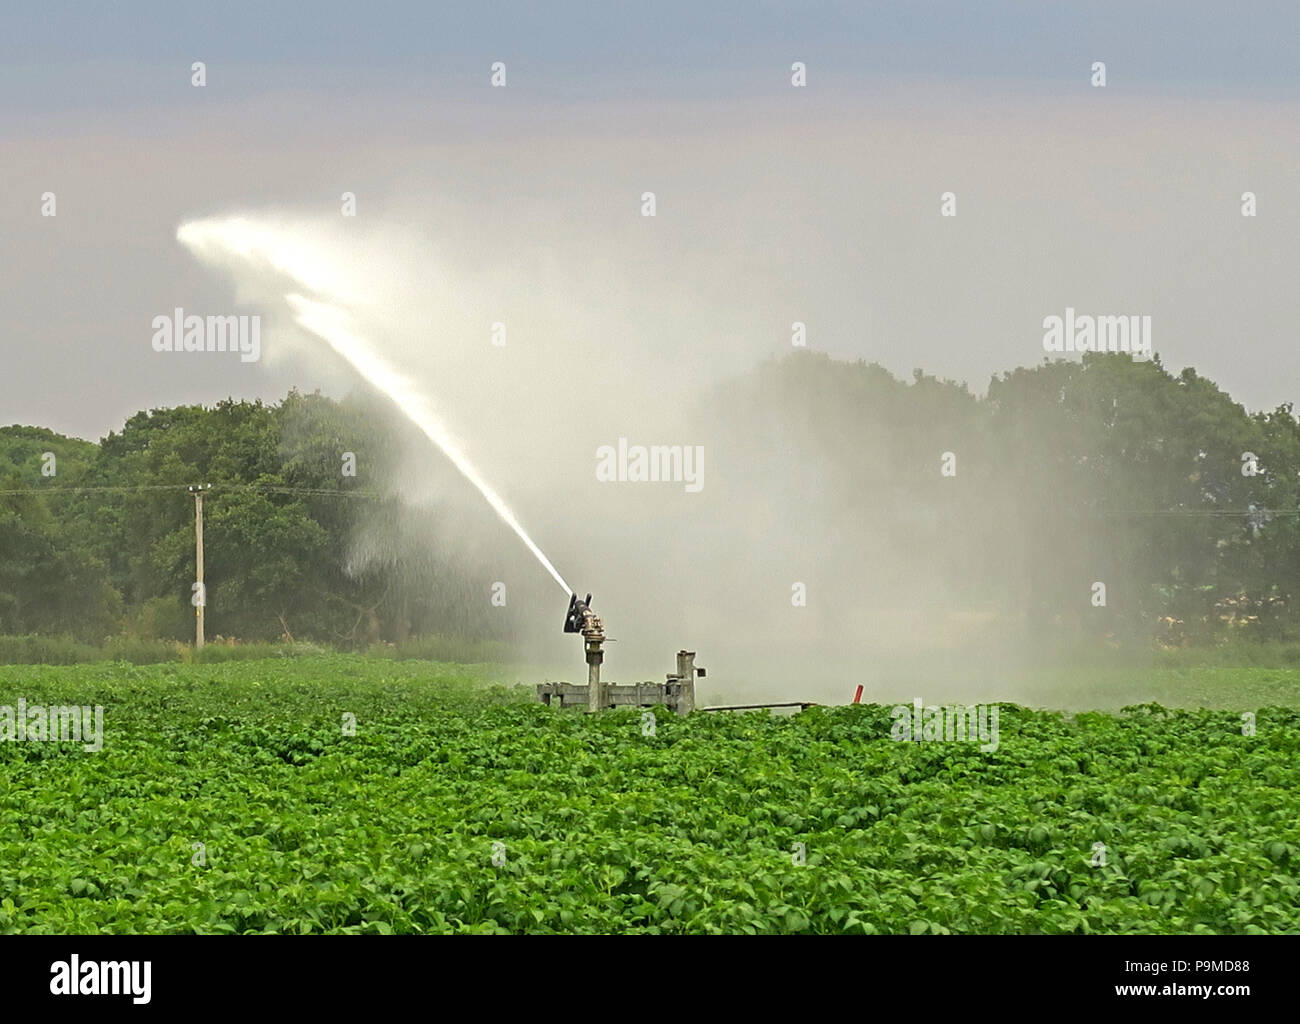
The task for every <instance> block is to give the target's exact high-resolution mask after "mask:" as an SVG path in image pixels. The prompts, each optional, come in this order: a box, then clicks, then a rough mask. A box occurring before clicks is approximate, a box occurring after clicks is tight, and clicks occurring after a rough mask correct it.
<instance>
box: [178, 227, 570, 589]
mask: <svg viewBox="0 0 1300 1024" xmlns="http://www.w3.org/2000/svg"><path fill="white" fill-rule="evenodd" d="M176 237H177V239H178V240H179V241H180V242H181V243H182V244H183V245H185V246H186V247H187V248H188V249H189V250H190V251H191V252H193V253H194V254H195V255H196V256H198V257H199V258H201V259H204V260H208V261H219V262H230V263H235V264H238V263H239V262H243V263H247V264H251V265H253V266H254V267H256V266H257V265H259V264H265V265H269V266H270V267H271V268H272V269H273V270H275V271H276V272H277V273H279V274H281V275H283V276H285V277H287V278H289V279H290V280H292V281H294V282H296V283H297V284H298V285H299V287H300V288H301V289H302V290H305V291H310V292H312V293H313V294H314V295H315V296H316V297H314V298H308V297H306V296H304V295H301V294H299V293H298V292H296V291H290V292H286V293H285V295H284V300H285V302H286V303H287V304H288V306H289V309H290V311H291V312H292V314H293V317H294V320H295V321H296V322H297V323H298V325H299V326H300V327H302V328H303V329H304V330H306V331H309V332H310V333H312V334H314V335H315V336H316V337H318V338H320V339H321V340H322V341H324V342H325V343H326V344H328V345H329V346H330V348H331V349H333V350H334V351H335V352H336V353H338V355H340V356H341V357H342V358H343V359H345V360H346V361H347V363H348V364H349V365H350V366H351V367H352V368H353V369H354V370H356V372H357V373H359V374H360V375H361V376H362V378H364V379H365V381H366V382H367V383H369V384H370V385H371V386H372V387H374V388H376V389H377V390H379V391H381V392H382V393H383V394H385V395H387V396H388V398H389V399H391V400H392V402H393V403H394V404H395V405H396V406H397V407H398V409H400V410H401V412H402V414H403V415H404V416H406V417H407V418H408V419H409V420H410V421H411V422H412V423H414V424H415V425H416V426H417V427H419V429H420V430H421V431H422V432H423V433H424V435H425V436H426V437H428V438H429V440H430V441H432V442H433V443H434V444H435V445H436V446H437V447H438V449H439V450H440V451H441V452H442V453H443V454H444V455H446V456H447V458H448V459H449V460H451V463H452V465H454V466H455V467H456V468H457V469H458V470H459V471H460V472H461V474H462V475H463V476H464V477H465V479H466V480H468V481H469V482H470V483H471V484H473V485H474V487H475V488H476V489H477V490H478V492H479V493H480V494H482V495H483V498H484V499H485V500H486V501H487V503H488V504H489V505H491V506H492V509H493V510H494V511H495V512H496V514H497V515H498V516H500V517H501V520H502V521H503V522H504V523H505V524H506V525H507V526H509V527H510V529H512V530H513V531H514V532H515V534H516V535H517V536H518V537H519V539H520V540H521V541H523V542H524V545H525V546H526V547H527V548H528V550H529V551H531V552H532V553H533V555H534V556H535V557H536V558H537V560H538V562H540V563H541V564H542V567H543V568H544V569H545V570H546V571H547V572H548V573H550V574H551V578H552V579H554V580H555V582H556V583H558V584H559V585H560V587H561V588H562V589H563V590H564V592H565V594H569V593H572V591H571V590H570V588H569V585H568V584H567V583H566V582H565V581H564V577H563V576H561V575H560V574H559V572H558V571H557V570H556V568H555V566H554V565H552V564H551V561H550V559H549V558H547V557H546V555H545V554H544V553H543V551H542V549H541V548H539V547H538V546H537V544H536V543H535V542H534V541H533V539H532V538H531V537H530V536H528V531H526V530H525V529H524V528H523V525H522V524H521V523H520V522H519V520H518V519H517V518H516V517H515V514H514V513H513V512H512V511H511V510H510V507H509V506H508V505H507V504H506V503H505V501H504V500H503V499H502V498H501V496H500V495H499V494H497V492H496V491H495V490H493V489H492V487H491V486H489V484H488V483H487V481H486V480H484V479H483V477H482V476H480V475H479V473H478V470H476V469H475V468H474V465H473V464H472V463H471V462H470V461H469V459H468V458H467V457H466V455H465V453H464V452H463V451H462V450H461V448H460V446H459V445H458V444H457V443H456V440H455V439H454V438H453V437H452V435H451V432H450V431H449V430H448V429H447V428H446V426H444V424H443V423H442V422H441V420H439V419H438V417H437V416H436V415H435V414H434V412H433V410H432V409H431V408H430V407H429V403H428V400H427V399H426V398H425V397H424V396H423V395H421V394H420V393H419V392H417V391H416V390H415V389H414V388H413V387H412V386H411V385H410V383H409V382H408V381H407V380H406V379H405V378H404V377H403V376H402V375H400V374H398V373H397V372H396V371H395V370H393V368H392V367H391V366H389V365H388V363H387V362H386V361H385V360H384V359H383V358H381V357H380V356H379V355H378V353H377V352H376V351H375V349H374V346H373V345H372V344H371V343H370V342H369V341H368V340H367V339H366V337H365V336H364V335H363V334H361V333H359V332H358V331H357V330H355V329H354V327H353V325H352V318H351V317H350V316H349V314H348V312H347V310H346V305H347V303H346V301H345V300H344V299H343V298H342V297H341V296H339V295H338V294H336V292H335V290H334V288H333V287H332V286H331V277H332V276H333V275H332V274H331V270H332V268H330V267H329V266H328V265H327V264H326V263H325V262H324V261H323V258H322V257H321V255H320V253H319V251H317V250H315V249H313V248H312V246H311V245H310V244H308V243H305V242H304V241H302V240H301V239H298V238H296V237H295V236H294V235H293V233H292V232H291V231H289V230H287V229H282V228H278V227H276V226H275V225H272V224H268V223H261V222H256V221H252V220H249V219H246V218H231V219H226V220H201V221H189V222H187V223H185V224H182V225H181V226H180V228H179V229H178V230H177V232H176Z"/></svg>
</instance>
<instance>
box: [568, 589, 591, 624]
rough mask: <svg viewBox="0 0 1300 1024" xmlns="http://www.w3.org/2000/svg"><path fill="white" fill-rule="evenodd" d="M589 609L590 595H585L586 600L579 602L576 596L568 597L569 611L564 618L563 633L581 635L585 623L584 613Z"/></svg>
mask: <svg viewBox="0 0 1300 1024" xmlns="http://www.w3.org/2000/svg"><path fill="white" fill-rule="evenodd" d="M590 607H591V595H590V594H588V595H587V600H585V601H579V600H578V595H577V594H570V595H569V611H568V613H567V614H566V615H565V616H564V631H565V632H566V633H581V632H582V627H583V624H584V623H585V621H586V619H585V614H584V613H585V612H586V611H587V609H588V608H590Z"/></svg>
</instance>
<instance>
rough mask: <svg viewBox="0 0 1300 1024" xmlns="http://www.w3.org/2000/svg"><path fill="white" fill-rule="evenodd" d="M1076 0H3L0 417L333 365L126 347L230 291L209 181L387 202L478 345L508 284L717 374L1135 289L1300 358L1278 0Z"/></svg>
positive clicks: (284, 199)
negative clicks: (198, 224) (952, 211)
mask: <svg viewBox="0 0 1300 1024" xmlns="http://www.w3.org/2000/svg"><path fill="white" fill-rule="evenodd" d="M1079 6H1080V8H1081V9H1080V10H1076V11H1070V10H1066V9H1064V7H1063V5H1058V4H1042V3H988V4H979V5H970V4H965V3H952V4H893V5H884V4H862V3H855V4H849V3H844V4H773V3H752V4H734V3H723V4H716V3H715V4H707V3H706V4H700V3H690V4H678V3H668V4H653V5H644V4H637V5H632V4H596V3H592V4H574V3H561V4H546V5H541V4H531V3H527V4H526V3H520V4H490V3H473V4H461V5H455V7H449V6H447V5H426V4H420V3H410V4H385V3H368V4H364V5H357V4H341V3H323V4H314V5H311V6H310V12H311V13H310V14H309V15H308V14H304V13H302V9H300V8H299V6H298V5H287V4H276V3H260V4H202V5H198V4H178V3H134V4H126V5H111V6H110V5H96V6H95V7H94V8H93V9H88V5H64V4H49V3H42V4H17V5H16V4H13V3H7V4H5V5H4V7H3V10H2V11H0V170H2V172H3V173H2V180H3V183H4V194H3V197H2V198H0V246H2V247H3V268H4V269H3V274H2V275H0V309H3V310H4V313H5V324H4V330H3V333H0V423H5V424H8V423H15V422H18V423H31V424H40V425H45V426H50V427H52V428H54V429H56V430H60V431H64V432H68V433H73V434H78V435H81V436H85V437H90V438H95V437H98V436H100V435H102V434H103V433H105V432H106V431H108V430H110V429H114V428H117V427H119V426H120V424H121V422H122V420H123V419H124V417H126V416H127V415H129V414H130V413H132V412H134V411H136V410H138V409H141V408H148V407H153V406H160V405H172V404H177V403H181V402H212V401H215V400H217V399H220V398H222V397H225V396H227V395H231V394H233V395H236V396H242V397H258V396H260V397H264V398H270V399H275V398H278V397H280V396H282V395H283V394H284V392H285V390H286V389H287V388H288V387H289V386H291V385H295V384H296V385H299V386H302V387H306V388H311V387H315V386H317V385H320V386H323V387H325V388H326V389H327V390H330V391H332V392H334V393H338V392H339V391H340V390H342V389H345V388H346V387H347V386H348V382H347V380H346V379H345V378H343V377H340V376H339V375H338V374H337V372H336V371H335V370H334V369H333V368H330V367H327V366H325V365H324V364H323V363H322V364H317V363H316V362H315V361H314V360H312V359H311V358H303V357H302V355H301V354H296V355H294V356H292V357H289V356H288V355H287V354H286V353H277V350H276V337H275V334H274V331H271V332H270V334H269V335H268V337H267V338H265V339H264V348H265V353H266V355H265V358H264V359H263V360H262V361H261V362H259V363H253V364H241V363H239V362H238V361H237V360H227V359H223V358H221V357H219V356H216V355H207V356H204V357H201V358H186V357H180V358H170V357H169V356H168V354H160V353H156V352H154V351H153V350H152V348H151V347H150V338H151V335H152V328H151V321H152V320H153V318H154V317H155V316H157V315H159V314H167V313H170V311H171V310H172V309H173V308H175V307H177V306H180V307H183V308H184V309H185V310H186V311H187V312H194V313H199V314H225V313H234V312H257V310H256V309H254V308H251V307H245V306H242V305H240V304H239V303H240V300H239V298H238V297H237V296H236V294H235V291H234V288H233V286H232V284H231V282H230V281H229V280H224V279H223V278H221V277H220V276H218V275H214V274H213V272H212V271H211V269H209V268H205V267H203V266H201V265H200V264H199V263H197V262H196V261H195V260H194V259H193V257H192V256H191V255H190V254H189V253H188V252H186V251H185V249H184V248H183V247H182V246H180V245H179V244H178V243H177V242H176V238H175V233H176V228H177V226H178V225H179V224H180V223H181V222H183V221H185V220H187V219H189V218H192V217H195V216H208V215H227V214H237V213H247V214H253V215H268V214H276V215H281V214H282V215H285V216H292V217H296V218H306V219H315V220H316V221H319V222H321V223H323V224H328V225H331V230H335V231H352V232H355V234H356V237H357V239H358V246H359V251H363V250H364V251H367V252H371V251H377V248H378V247H381V246H382V247H385V248H391V243H390V240H391V239H394V238H400V239H402V240H403V241H402V247H401V251H402V252H403V254H404V258H405V260H406V262H407V263H408V264H411V263H414V264H415V265H414V266H406V267H404V268H403V273H402V275H401V278H402V281H403V283H404V286H405V287H411V286H412V284H411V282H412V281H414V282H415V284H414V286H415V287H420V285H421V284H423V283H424V282H425V281H427V288H428V291H429V294H428V295H426V296H422V300H429V301H432V302H433V308H434V309H435V310H437V309H441V310H443V311H444V312H445V321H444V322H443V323H442V324H441V331H440V333H439V337H438V344H440V345H444V346H463V359H462V360H460V362H462V363H464V364H465V365H468V366H471V367H472V366H473V365H475V361H476V360H478V361H482V360H487V359H491V358H499V355H498V354H494V353H493V350H492V349H491V348H490V346H489V345H488V342H487V337H488V334H487V331H488V324H489V323H490V322H492V321H494V320H498V319H507V320H508V322H509V323H510V324H511V332H512V333H511V339H512V341H511V345H512V346H515V347H514V348H513V349H512V348H510V347H508V348H507V350H506V352H507V353H510V352H512V351H517V350H518V348H519V347H522V346H527V345H529V344H530V343H533V344H535V345H536V346H537V347H536V352H538V353H549V358H551V359H553V360H555V361H557V362H558V361H559V360H562V359H563V358H564V351H565V349H564V339H565V338H566V336H570V337H574V338H578V339H579V344H580V347H583V348H584V350H587V349H600V350H602V351H604V352H605V353H606V354H607V355H609V356H610V357H611V363H610V365H611V367H615V368H616V367H617V366H618V365H620V363H619V360H620V359H622V358H623V357H624V356H625V357H626V365H627V367H628V368H629V369H628V372H633V371H634V370H635V371H636V372H640V370H641V368H642V367H647V366H651V365H656V364H657V365H659V366H660V367H663V366H670V367H671V369H672V371H673V373H674V374H675V375H676V376H677V377H678V378H679V379H683V380H687V381H690V380H691V379H692V378H694V377H698V378H701V379H707V378H711V377H714V376H716V375H717V374H719V373H721V372H724V371H728V370H731V369H741V368H744V367H745V366H747V365H751V364H752V363H754V362H757V361H759V360H761V359H764V358H767V357H769V356H773V355H780V354H782V353H783V352H788V351H789V350H790V324H791V323H792V322H793V321H796V320H797V321H802V322H805V323H806V324H807V325H808V332H809V334H808V341H809V345H810V347H813V348H819V349H826V350H829V351H831V352H832V353H834V354H836V355H839V356H852V357H862V358H866V359H871V360H877V361H879V362H881V363H883V364H884V365H886V366H887V367H889V368H890V369H891V370H893V371H894V372H895V373H898V374H907V373H910V371H911V369H912V368H913V367H923V368H925V369H927V370H930V371H933V372H937V373H940V374H942V375H944V376H950V377H955V378H957V379H964V380H967V381H968V382H969V383H970V385H971V386H972V387H973V388H975V389H977V390H981V391H982V390H983V388H984V387H985V386H986V385H987V382H988V378H989V375H990V374H991V373H994V372H997V371H1001V370H1006V369H1010V368H1011V367H1013V366H1015V365H1025V364H1030V363H1034V362H1037V361H1038V360H1040V359H1041V358H1042V344H1041V340H1042V326H1041V324H1042V320H1043V318H1044V317H1045V316H1048V315H1052V314H1058V315H1059V314H1061V313H1062V312H1063V311H1064V309H1065V307H1067V306H1072V307H1074V308H1076V309H1077V310H1079V311H1080V312H1091V313H1097V314H1126V313H1142V314H1149V315H1151V316H1152V318H1153V335H1154V337H1153V340H1154V344H1155V348H1156V349H1157V350H1158V351H1159V352H1160V353H1161V356H1162V358H1163V359H1164V361H1165V363H1166V364H1167V365H1170V366H1174V367H1181V366H1184V365H1193V366H1195V367H1196V368H1197V369H1198V370H1200V371H1201V372H1203V373H1206V374H1208V375H1209V376H1211V377H1212V378H1213V379H1215V380H1216V381H1218V382H1219V383H1220V384H1221V385H1222V386H1224V387H1225V388H1227V389H1228V390H1229V392H1230V393H1231V394H1233V396H1234V397H1236V398H1237V399H1239V400H1241V401H1243V402H1244V403H1245V404H1247V406H1248V407H1251V408H1258V407H1263V406H1267V407H1272V406H1274V405H1276V404H1278V403H1280V402H1283V401H1288V400H1293V399H1295V398H1297V397H1300V396H1298V395H1297V392H1300V347H1298V346H1297V344H1296V338H1295V309H1296V300H1295V295H1296V288H1295V283H1294V280H1293V278H1294V269H1295V263H1296V260H1295V256H1296V254H1297V245H1296V241H1295V239H1296V237H1297V227H1298V226H1300V215H1298V214H1297V210H1298V209H1300V202H1298V201H1297V193H1296V169H1297V167H1300V143H1298V142H1297V129H1296V126H1297V124H1298V123H1300V119H1298V118H1297V115H1298V114H1300V89H1298V88H1297V86H1298V85H1300V59H1297V58H1300V31H1298V30H1300V9H1297V8H1296V6H1295V5H1294V4H1287V3H1275V4H1262V3H1261V4H1253V5H1252V4H1245V5H1236V6H1233V7H1232V8H1231V9H1228V8H1227V7H1226V6H1225V5H1217V4H1202V3H1186V4H1183V3H1180V4H1176V5H1170V4H1164V3H1160V4H1149V3H1134V2H1122V3H1101V4H1087V5H1079ZM305 7H306V5H303V8H305ZM194 61H203V62H205V64H206V68H207V84H206V85H205V86H204V87H203V88H195V87H193V86H192V85H191V70H190V66H191V64H192V63H193V62H194ZM494 61H503V62H505V64H506V66H507V75H508V79H507V80H508V85H507V87H506V88H504V89H494V88H492V87H491V85H490V81H489V78H490V67H491V64H492V63H493V62H494ZM794 61H802V62H804V63H805V64H806V66H807V81H808V84H807V87H806V88H793V87H792V86H791V82H790V75H791V70H790V67H791V64H792V63H793V62H794ZM1094 61H1105V62H1106V73H1107V85H1106V87H1105V88H1094V87H1092V85H1091V84H1090V76H1091V65H1092V63H1093V62H1094ZM647 190H649V191H654V192H655V193H656V197H657V201H658V213H657V216H656V217H655V218H654V219H653V220H649V219H647V218H643V217H641V210H640V196H641V194H642V193H643V192H644V191H647ZM345 191H352V192H355V193H356V195H357V216H356V218H354V219H345V218H343V217H341V215H340V199H339V197H340V195H341V193H343V192H345ZM945 191H952V192H954V193H955V194H956V196H957V212H958V215H957V216H956V217H955V218H941V217H940V212H939V206H940V194H941V193H942V192H945ZM1245 191H1252V192H1255V193H1256V195H1257V197H1258V216H1256V217H1255V218H1246V217H1242V216H1241V209H1240V208H1241V194H1242V193H1243V192H1245ZM45 192H53V193H55V195H56V197H57V215H56V216H55V217H42V216H41V203H42V200H41V197H42V194H43V193H45ZM426 261H428V264H429V266H430V268H431V269H430V272H429V274H428V275H427V277H426V275H425V274H424V273H423V266H424V263H425V262H426ZM435 264H436V266H437V268H438V270H437V273H434V272H433V271H432V268H433V266H434V265H435ZM427 305H428V304H427V302H426V304H425V305H422V306H420V307H419V308H421V309H422V310H424V311H425V312H427V311H428V310H427ZM503 309H505V310H508V311H509V316H508V317H507V316H506V315H505V314H504V313H502V310H503ZM453 323H454V324H457V325H459V326H457V328H456V330H454V331H453V330H450V329H449V328H448V326H447V325H448V324H453ZM437 326H438V325H432V324H431V329H435V328H436V327H437ZM427 386H428V387H429V389H430V390H431V391H433V392H435V393H436V391H437V388H438V382H437V381H436V380H429V381H428V382H427Z"/></svg>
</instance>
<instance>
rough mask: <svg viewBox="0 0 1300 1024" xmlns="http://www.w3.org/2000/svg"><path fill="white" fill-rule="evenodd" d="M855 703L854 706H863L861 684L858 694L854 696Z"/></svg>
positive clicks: (859, 684)
mask: <svg viewBox="0 0 1300 1024" xmlns="http://www.w3.org/2000/svg"><path fill="white" fill-rule="evenodd" d="M853 703H854V704H861V703H862V684H861V683H858V692H857V693H855V694H854V695H853Z"/></svg>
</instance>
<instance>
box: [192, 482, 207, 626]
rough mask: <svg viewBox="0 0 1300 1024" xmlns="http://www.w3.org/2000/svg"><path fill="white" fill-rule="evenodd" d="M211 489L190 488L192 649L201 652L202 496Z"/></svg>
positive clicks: (204, 600) (204, 599)
mask: <svg viewBox="0 0 1300 1024" xmlns="http://www.w3.org/2000/svg"><path fill="white" fill-rule="evenodd" d="M211 489H212V485H211V484H199V485H197V486H192V487H190V489H189V490H190V493H191V494H192V495H194V580H195V586H194V597H193V599H192V603H193V604H194V649H195V650H196V651H201V650H203V606H204V605H206V604H207V603H208V592H207V588H206V587H205V586H204V585H203V494H204V492H205V491H210V490H211Z"/></svg>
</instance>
